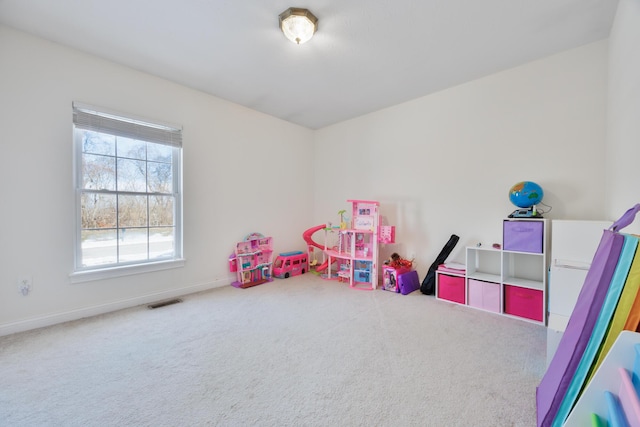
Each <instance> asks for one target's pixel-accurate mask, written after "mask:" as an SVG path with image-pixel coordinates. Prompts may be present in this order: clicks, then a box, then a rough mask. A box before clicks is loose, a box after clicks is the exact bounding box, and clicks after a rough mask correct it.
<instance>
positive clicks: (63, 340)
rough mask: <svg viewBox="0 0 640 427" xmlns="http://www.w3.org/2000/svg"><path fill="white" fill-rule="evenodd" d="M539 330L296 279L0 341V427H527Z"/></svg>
mask: <svg viewBox="0 0 640 427" xmlns="http://www.w3.org/2000/svg"><path fill="white" fill-rule="evenodd" d="M545 339H546V330H545V328H544V327H542V326H540V325H535V324H532V323H527V322H523V321H519V320H515V319H509V318H506V317H501V316H498V315H495V314H491V313H486V312H482V311H479V310H475V309H471V308H465V307H461V306H457V305H454V304H450V303H446V302H442V301H438V300H436V299H435V298H434V297H432V296H425V295H422V294H421V293H420V292H419V291H416V292H414V293H412V294H409V295H406V296H403V295H400V294H394V293H390V292H386V291H382V290H377V291H358V290H353V289H349V288H348V287H347V286H346V285H344V284H340V283H337V282H334V281H325V280H322V279H320V278H318V277H316V276H313V275H311V274H306V275H304V276H299V277H294V278H290V279H286V280H278V279H276V281H274V282H272V283H267V284H264V285H261V286H257V287H254V288H249V289H236V288H233V287H231V286H227V287H223V288H218V289H214V290H211V291H207V292H202V293H198V294H193V295H188V296H185V297H184V298H183V302H182V303H180V304H175V305H170V306H166V307H163V308H158V309H154V310H150V309H148V308H147V307H146V306H141V307H134V308H130V309H126V310H121V311H118V312H114V313H109V314H106V315H101V316H97V317H93V318H88V319H83V320H79V321H74V322H69V323H65V324H60V325H55V326H52V327H48V328H43V329H39V330H34V331H29V332H24V333H19V334H14V335H10V336H6V337H1V338H0V426H5V427H6V426H20V427H22V426H476V427H477V426H488V427H489V426H491V427H495V426H535V388H536V386H537V385H538V383H539V382H540V379H541V378H542V375H543V374H544V370H545V342H546V341H545Z"/></svg>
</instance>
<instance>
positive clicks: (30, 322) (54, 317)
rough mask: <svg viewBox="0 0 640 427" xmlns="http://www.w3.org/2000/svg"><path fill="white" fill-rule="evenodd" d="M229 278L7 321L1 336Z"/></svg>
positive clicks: (182, 292) (176, 294)
mask: <svg viewBox="0 0 640 427" xmlns="http://www.w3.org/2000/svg"><path fill="white" fill-rule="evenodd" d="M230 283H231V281H229V279H226V278H225V279H218V280H215V281H213V282H207V283H202V284H198V285H192V286H185V287H183V288H177V289H171V290H167V291H162V292H156V293H153V294H147V295H141V296H137V297H134V298H128V299H124V300H120V301H115V302H110V303H107V304H99V305H94V306H90V307H83V308H79V309H76V310H71V311H64V312H60V313H54V314H48V315H46V316H38V317H33V318H30V319H25V320H20V321H17V322H11V323H5V324H1V325H0V336H5V335H10V334H15V333H17V332H24V331H29V330H32V329H38V328H43V327H46V326H52V325H56V324H58V323H63V322H69V321H72V320H78V319H83V318H85V317H91V316H97V315H99V314H104V313H109V312H112V311H117V310H122V309H124V308H130V307H135V306H137V305H142V304H149V303H152V302H156V301H161V300H165V299H169V298H176V297H179V296H183V295H188V294H193V293H196V292H202V291H207V290H210V289H215V288H220V287H223V286H229V284H230Z"/></svg>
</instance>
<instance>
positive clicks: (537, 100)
mask: <svg viewBox="0 0 640 427" xmlns="http://www.w3.org/2000/svg"><path fill="white" fill-rule="evenodd" d="M606 86H607V41H601V42H597V43H594V44H590V45H587V46H583V47H580V48H577V49H574V50H571V51H567V52H564V53H561V54H558V55H555V56H552V57H549V58H546V59H542V60H539V61H535V62H532V63H529V64H526V65H523V66H521V67H517V68H514V69H511V70H507V71H504V72H501V73H498V74H494V75H491V76H488V77H486V78H482V79H479V80H477V81H473V82H470V83H467V84H463V85H461V86H458V87H454V88H452V89H449V90H445V91H442V92H440V93H436V94H434V95H430V96H426V97H423V98H419V99H416V100H413V101H411V102H407V103H404V104H402V105H398V106H394V107H392V108H388V109H385V110H382V111H378V112H375V113H372V114H369V115H366V116H362V117H359V118H356V119H353V120H350V121H347V122H343V123H340V124H337V125H334V126H331V127H327V128H324V129H321V130H319V131H317V133H316V145H315V155H314V158H315V169H316V193H315V206H316V223H321V222H323V221H328V220H330V221H335V220H336V218H337V215H336V212H337V211H338V210H339V209H343V208H348V206H347V205H346V203H345V200H346V199H349V198H360V199H372V200H378V201H380V202H381V211H382V213H383V215H385V216H386V217H387V218H388V221H389V223H390V224H391V225H396V227H397V229H396V233H397V238H396V240H397V242H399V244H398V245H396V247H395V248H394V249H397V250H399V251H400V254H401V255H403V256H406V257H411V256H412V255H415V256H416V258H417V261H418V270H419V272H420V274H421V276H423V275H424V273H426V270H427V268H428V267H429V265H430V264H431V262H433V260H434V259H435V257H436V255H437V254H438V253H439V252H440V250H441V248H442V246H443V245H444V244H445V243H446V241H447V240H448V238H449V236H450V235H451V234H457V235H459V236H460V238H461V240H460V243H459V244H458V246H457V247H456V250H455V251H454V253H453V254H452V255H451V258H450V259H457V260H459V261H461V262H464V247H465V246H467V245H475V244H476V243H478V242H482V244H485V245H487V244H488V245H491V244H492V243H501V235H502V219H503V218H506V216H507V215H508V214H509V213H511V212H512V211H513V210H514V209H515V206H513V205H511V203H510V202H509V199H508V190H509V189H510V188H511V186H512V185H513V184H515V183H517V182H519V181H522V180H530V181H535V182H537V183H538V184H540V185H541V186H542V187H543V189H544V190H545V197H544V200H543V202H544V203H546V204H547V205H550V206H552V207H553V209H552V211H551V212H550V213H549V214H547V215H545V217H548V218H551V219H553V218H556V219H557V218H563V219H565V218H572V219H606V218H605V213H606V212H605V207H604V198H605V184H604V169H603V167H602V165H603V160H602V159H603V157H604V154H605V120H606Z"/></svg>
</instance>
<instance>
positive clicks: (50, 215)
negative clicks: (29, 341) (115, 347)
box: [0, 26, 313, 335]
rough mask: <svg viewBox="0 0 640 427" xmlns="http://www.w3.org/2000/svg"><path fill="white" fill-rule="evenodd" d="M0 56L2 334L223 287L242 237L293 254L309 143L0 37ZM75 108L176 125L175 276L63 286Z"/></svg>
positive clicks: (231, 108)
mask: <svg viewBox="0 0 640 427" xmlns="http://www.w3.org/2000/svg"><path fill="white" fill-rule="evenodd" d="M0 58H1V61H2V65H1V66H0V124H1V128H2V132H3V134H2V138H1V144H2V157H1V158H2V160H1V167H0V181H1V182H2V183H3V191H2V200H3V202H2V209H0V225H1V226H2V233H1V235H0V236H1V237H0V241H1V242H2V244H1V245H0V263H1V265H0V335H1V334H5V333H11V332H14V331H18V330H23V329H28V328H32V327H37V326H42V325H45V324H50V323H54V322H56V321H60V320H66V319H72V318H78V317H82V316H84V315H88V314H95V313H97V312H102V311H108V310H111V309H114V308H119V307H124V306H128V305H135V304H140V303H146V302H148V301H152V300H155V299H159V298H164V297H168V296H175V295H180V294H184V293H188V292H191V291H197V290H201V289H206V288H209V287H214V286H222V285H228V284H229V283H230V282H231V280H230V279H231V278H232V276H231V275H230V273H229V272H228V262H227V259H228V255H229V254H230V253H231V252H232V251H233V247H234V244H235V242H236V241H239V240H242V239H243V238H244V237H245V236H246V235H247V234H249V233H251V232H261V233H263V234H266V235H272V236H274V244H275V249H276V250H277V251H284V250H294V249H304V248H305V246H304V241H303V240H302V232H303V230H305V229H306V228H308V227H309V226H310V224H311V223H312V222H313V221H312V212H313V210H312V204H313V198H312V192H311V191H310V189H311V187H312V185H313V179H312V175H313V169H312V168H313V164H312V162H311V160H310V159H311V158H312V146H313V133H312V131H310V130H308V129H305V128H302V127H299V126H296V125H292V124H290V123H287V122H284V121H281V120H279V119H275V118H273V117H270V116H266V115H264V114H261V113H258V112H255V111H253V110H250V109H247V108H244V107H241V106H238V105H236V104H232V103H229V102H226V101H223V100H220V99H218V98H215V97H212V96H208V95H205V94H204V93H201V92H198V91H194V90H190V89H187V88H185V87H182V86H179V85H176V84H173V83H169V82H167V81H165V80H162V79H159V78H156V77H152V76H150V75H147V74H144V73H140V72H137V71H135V70H132V69H129V68H126V67H122V66H119V65H117V64H114V63H111V62H108V61H104V60H101V59H98V58H96V57H93V56H89V55H86V54H83V53H81V52H78V51H75V50H71V49H68V48H65V47H62V46H60V45H56V44H53V43H49V42H47V41H44V40H42V39H38V38H35V37H31V36H28V35H26V34H24V33H21V32H17V31H14V30H12V29H9V28H8V27H3V26H0ZM73 101H80V102H84V103H88V104H92V105H96V106H100V107H104V108H108V109H111V110H115V111H120V112H124V113H132V114H134V115H137V116H142V117H148V118H151V119H157V120H162V121H167V122H171V123H178V124H181V125H183V127H184V158H183V163H184V254H185V258H186V264H185V266H184V267H183V268H177V269H173V270H167V271H162V272H155V273H150V274H139V275H135V276H127V277H124V278H118V279H112V280H101V281H94V282H87V283H81V284H70V280H69V274H70V273H71V271H72V268H73V243H74V240H73V239H74V238H73V236H74V221H73V219H74V201H73V200H74V192H73V182H72V133H71V132H72V126H71V120H72V115H71V103H72V102H73ZM289 195H295V197H293V198H290V197H287V196H289ZM22 276H31V277H32V279H33V291H32V293H31V294H30V295H29V296H27V297H23V296H21V295H20V294H19V293H18V287H17V280H18V278H19V277H22Z"/></svg>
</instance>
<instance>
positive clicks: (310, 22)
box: [279, 7, 318, 44]
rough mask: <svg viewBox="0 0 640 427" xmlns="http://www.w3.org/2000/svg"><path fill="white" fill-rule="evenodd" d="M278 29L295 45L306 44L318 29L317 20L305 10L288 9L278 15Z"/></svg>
mask: <svg viewBox="0 0 640 427" xmlns="http://www.w3.org/2000/svg"><path fill="white" fill-rule="evenodd" d="M279 17H280V29H281V30H282V32H283V33H284V35H285V37H286V38H288V39H289V40H291V41H292V42H294V43H296V44H302V43H304V42H307V41H309V40H310V39H311V37H313V34H314V33H315V32H316V30H317V29H318V18H316V17H315V16H314V15H313V13H311V12H309V11H308V10H307V9H301V8H298V7H290V8H289V9H287V10H285V11H284V12H282V13H281V14H280V16H279Z"/></svg>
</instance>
